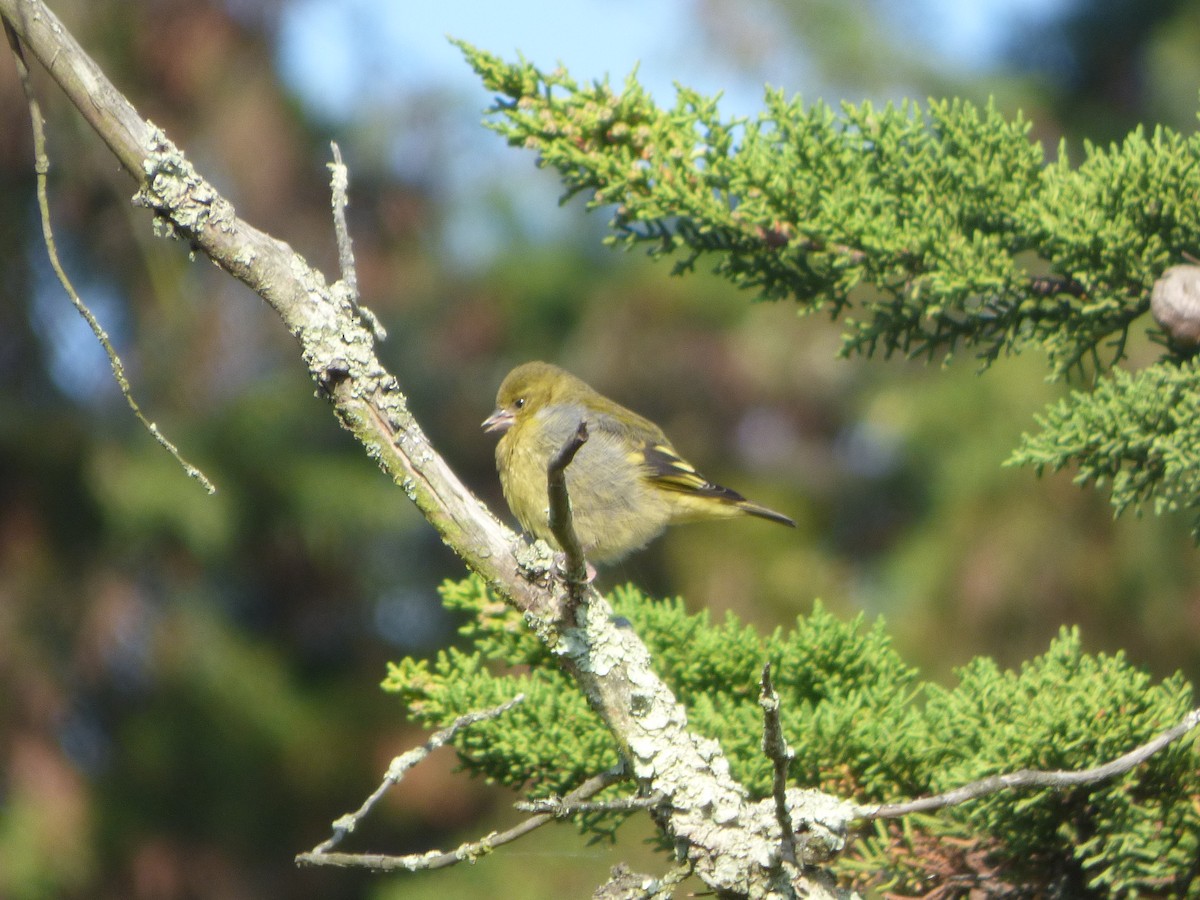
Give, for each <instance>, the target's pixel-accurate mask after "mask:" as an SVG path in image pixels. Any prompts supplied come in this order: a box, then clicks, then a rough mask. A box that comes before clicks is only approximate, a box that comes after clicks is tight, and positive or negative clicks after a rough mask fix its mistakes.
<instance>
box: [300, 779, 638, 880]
mask: <svg viewBox="0 0 1200 900" xmlns="http://www.w3.org/2000/svg"><path fill="white" fill-rule="evenodd" d="M625 777H626V776H625V775H624V773H623V772H618V771H613V772H602V773H600V774H599V775H593V776H592V777H591V778H589V779H588V780H587V781H585V782H584V783H583V784H581V785H580V786H579V787H577V788H575V790H573V791H571V792H570V793H568V794H567V795H566V796H565V797H564V798H563V802H564V803H576V802H579V801H582V800H586V799H587V798H588V797H593V796H595V795H596V794H598V793H600V791H602V790H604V789H605V788H606V787H608V786H609V785H610V784H613V783H614V782H616V781H620V780H621V779H623V778H625ZM555 818H556V817H555V816H554V815H553V814H552V813H540V814H538V815H536V816H531V817H530V818H528V819H526V820H525V821H524V822H521V823H520V824H518V825H514V826H513V827H512V828H509V829H508V830H507V831H499V832H497V831H493V832H492V833H491V834H489V835H487V837H484V838H481V839H480V840H478V841H470V842H468V843H465V844H460V845H459V846H458V847H456V848H455V849H453V850H449V851H441V850H430V851H429V852H428V853H412V854H408V855H406V856H389V855H384V854H381V853H318V852H317V851H316V850H313V851H310V852H309V853H301V854H300V855H299V856H297V857H296V863H297V864H298V865H302V866H339V867H349V866H352V867H355V868H364V869H374V870H375V871H379V872H394V871H397V870H404V871H408V872H416V871H419V870H421V869H445V868H447V867H448V866H453V865H456V864H458V863H460V862H469V861H473V860H476V859H478V858H479V857H481V856H485V855H487V854H488V853H491V852H492V850H494V849H495V848H497V847H500V846H503V845H504V844H511V843H512V842H513V841H515V840H519V839H520V838H523V837H524V836H525V835H527V834H529V833H530V832H531V831H534V830H536V829H538V828H541V827H542V826H543V825H545V824H546V823H547V822H553V821H554V820H555Z"/></svg>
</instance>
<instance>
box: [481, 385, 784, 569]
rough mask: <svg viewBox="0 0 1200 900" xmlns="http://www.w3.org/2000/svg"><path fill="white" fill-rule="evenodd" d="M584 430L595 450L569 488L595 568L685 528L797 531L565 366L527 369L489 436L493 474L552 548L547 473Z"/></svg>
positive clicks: (490, 423) (508, 391)
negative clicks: (736, 523) (751, 524)
mask: <svg viewBox="0 0 1200 900" xmlns="http://www.w3.org/2000/svg"><path fill="white" fill-rule="evenodd" d="M581 421H586V422H587V426H588V435H589V437H588V441H587V443H585V444H584V445H583V446H582V447H581V448H580V450H579V452H578V453H577V454H576V456H575V458H574V460H573V461H572V462H571V464H570V465H569V466H567V469H566V480H567V492H568V494H569V495H570V497H571V510H572V514H573V519H574V524H575V533H576V535H578V537H579V542H580V544H582V545H583V551H584V555H585V556H586V557H587V558H588V559H589V560H591V561H592V562H596V563H611V562H615V561H617V560H619V559H621V558H622V557H623V556H626V555H627V554H629V553H632V552H633V551H634V550H638V549H640V548H642V547H644V546H646V544H647V543H649V542H650V541H651V540H653V539H654V538H656V537H658V535H660V534H662V532H663V530H664V529H665V528H666V527H667V526H668V525H674V524H676V523H679V522H695V521H701V520H704V519H726V518H730V517H733V516H741V515H751V516H758V517H760V518H763V519H768V520H769V521H772V522H779V523H781V524H783V525H790V526H792V527H793V528H794V527H795V525H796V523H795V522H793V521H792V520H791V519H789V518H788V517H787V516H785V515H783V514H782V513H777V512H775V511H774V510H772V509H767V507H765V506H761V505H760V504H758V503H755V502H753V501H751V500H747V499H746V498H745V497H743V496H742V495H741V494H739V493H737V492H736V491H731V490H730V489H729V488H727V487H722V486H721V485H719V484H714V483H713V482H711V481H709V480H708V479H707V478H705V477H704V476H703V475H701V474H700V473H699V472H697V471H696V470H695V468H693V467H692V465H691V464H690V463H688V462H687V461H686V460H684V459H683V458H682V457H681V456H680V455H679V454H678V453H676V452H675V448H674V447H672V446H671V442H670V441H669V440H667V436H666V435H665V434H663V432H662V429H661V428H659V427H658V426H657V425H655V424H654V423H653V422H651V421H649V420H648V419H644V418H642V417H641V416H639V415H638V414H637V413H635V412H632V411H631V410H628V409H626V408H625V407H623V406H621V405H620V404H619V403H615V402H614V401H612V400H609V399H608V398H607V397H605V396H604V395H603V394H600V393H598V392H596V391H594V390H592V388H590V387H589V386H588V385H586V384H584V383H583V382H582V381H580V380H579V379H578V378H576V377H575V376H574V375H572V374H571V373H569V372H566V371H563V370H562V369H560V368H559V367H558V366H553V365H550V364H549V363H544V362H528V363H525V364H523V365H520V366H517V368H515V369H513V370H512V371H511V372H509V373H508V375H507V376H506V377H505V379H504V381H503V382H502V383H501V385H500V390H499V392H498V393H497V395H496V410H495V412H493V413H492V414H491V415H490V416H488V418H487V419H485V420H484V422H483V429H484V431H489V432H501V433H502V436H501V438H500V442H499V444H497V445H496V468H497V469H498V470H499V472H500V484H501V486H502V487H503V488H504V499H505V500H507V501H508V505H509V508H511V509H512V511H513V514H514V515H515V516H516V517H517V520H518V521H519V522H520V523H521V526H522V527H523V528H524V529H525V530H526V531H528V532H529V533H530V534H532V535H533V536H534V537H537V538H541V539H543V540H545V541H547V542H548V543H550V544H552V545H553V544H554V543H555V541H554V537H553V535H552V534H551V532H550V523H549V492H548V489H547V486H546V468H547V466H548V465H549V463H550V460H551V459H552V458H553V457H554V455H555V454H556V453H558V451H559V450H560V449H561V447H562V445H563V444H564V443H565V442H566V441H567V439H568V438H569V437H570V436H571V435H573V434H574V433H575V431H576V429H577V428H578V427H579V423H580V422H581Z"/></svg>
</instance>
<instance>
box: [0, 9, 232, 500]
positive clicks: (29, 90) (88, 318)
mask: <svg viewBox="0 0 1200 900" xmlns="http://www.w3.org/2000/svg"><path fill="white" fill-rule="evenodd" d="M4 33H5V34H6V35H7V36H8V46H9V47H10V48H12V52H13V57H14V59H15V60H16V64H17V75H18V77H19V78H20V80H21V89H22V90H23V91H24V92H25V101H26V103H27V104H28V106H29V121H30V125H31V126H32V128H33V157H34V172H35V173H36V176H37V201H38V212H39V214H40V216H41V223H42V239H43V241H44V243H45V244H46V253H47V255H48V256H49V257H50V266H51V268H53V269H54V274H55V275H56V276H57V277H58V280H59V283H60V284H61V285H62V286H63V290H65V291H66V292H67V296H68V297H69V298H70V299H71V303H72V304H73V305H74V306H75V309H76V311H78V313H79V315H81V316H83V319H84V321H85V322H87V323H88V326H89V327H90V328H91V329H92V334H94V335H95V336H96V340H97V341H99V342H100V346H101V347H103V348H104V352H105V353H106V354H107V355H108V364H109V367H110V368H111V369H112V373H113V378H115V379H116V382H117V386H118V387H119V388H120V389H121V394H122V396H124V397H125V402H126V403H128V404H129V408H130V409H131V410H133V414H134V415H135V416H136V417H137V420H138V421H139V422H141V423H142V425H143V426H144V427H145V429H146V430H147V431H149V432H150V435H151V437H153V438H154V440H156V441H157V442H158V443H159V444H160V445H161V446H162V447H163V448H164V449H165V450H166V451H167V452H168V453H170V454H171V455H172V456H173V457H175V460H176V462H178V463H179V465H181V466H182V467H183V471H184V472H185V473H186V474H187V476H188V477H189V478H192V479H194V480H196V481H198V482H199V483H200V486H201V487H203V488H204V490H206V491H207V492H208V493H210V494H215V493H216V492H217V488H216V486H215V485H214V484H213V483H212V482H211V481H209V480H208V477H207V476H205V474H204V473H203V472H201V471H200V469H198V468H197V467H196V466H194V465H192V464H191V463H190V462H188V461H187V460H186V459H184V458H183V456H182V454H180V452H179V448H178V447H176V446H175V445H174V444H173V443H171V442H170V441H169V440H167V437H166V435H164V434H163V433H162V432H161V431H159V429H158V426H157V425H155V424H154V423H153V422H151V421H150V420H149V419H147V418H146V416H145V414H143V413H142V408H141V407H140V406H139V405H138V402H137V400H135V399H134V397H133V389H132V388H131V387H130V385H129V380H128V379H127V378H126V377H125V365H124V364H123V363H122V362H121V357H120V356H118V355H117V351H116V349H115V348H114V347H113V345H112V341H110V340H109V338H108V334H107V333H106V332H105V330H104V328H103V326H101V324H100V321H99V320H98V319H97V318H96V316H95V314H93V313H92V311H91V309H89V308H88V306H87V304H86V303H84V302H83V299H82V298H81V297H80V296H79V293H78V292H77V291H76V290H75V287H74V285H72V284H71V280H70V279H69V278H68V277H67V272H66V270H65V269H64V268H63V266H62V263H61V262H60V261H59V258H58V245H57V243H56V242H55V240H54V229H53V228H52V227H51V225H50V200H49V198H48V196H47V188H46V175H47V173H48V172H49V171H50V157H49V156H48V155H47V154H46V130H45V126H44V123H43V121H42V110H41V105H40V104H39V103H38V100H37V95H36V94H35V93H34V90H33V81H32V80H31V79H30V77H29V66H28V65H27V64H26V62H25V51H24V49H23V48H22V46H21V41H20V39H19V38H18V37H17V34H16V32H15V31H13V29H12V26H11V25H10V24H9V23H8V22H7V21H6V22H5V23H4Z"/></svg>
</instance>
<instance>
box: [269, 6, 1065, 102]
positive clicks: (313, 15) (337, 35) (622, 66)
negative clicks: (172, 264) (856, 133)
mask: <svg viewBox="0 0 1200 900" xmlns="http://www.w3.org/2000/svg"><path fill="white" fill-rule="evenodd" d="M702 2H705V0H652V2H646V0H556V2H553V3H545V2H536V0H508V2H503V0H499V2H498V0H490V2H480V0H430V2H419V3H415V2H412V0H400V2H396V0H300V2H296V3H292V4H289V5H288V6H287V7H285V10H286V11H285V25H284V30H283V41H282V45H281V48H280V62H281V68H282V70H283V73H284V77H285V78H286V79H287V80H288V81H289V83H290V84H292V86H293V88H294V89H295V90H297V92H298V93H299V94H300V95H301V96H302V97H304V98H305V99H306V101H307V102H309V103H310V104H312V106H313V107H314V108H316V109H318V110H320V111H322V112H323V113H324V114H325V115H327V116H329V117H330V118H337V117H338V116H337V111H339V110H345V109H347V108H349V107H351V106H352V105H353V104H354V102H355V99H356V98H359V97H364V96H369V94H370V93H371V91H372V90H374V91H380V92H387V91H403V90H406V89H410V88H417V89H428V88H430V87H433V86H448V87H450V88H452V89H461V90H462V91H464V92H471V91H475V92H477V93H478V94H479V96H480V102H481V105H482V104H483V103H484V102H486V99H487V98H486V96H485V94H484V92H483V89H482V88H480V87H479V85H478V82H477V81H476V80H475V78H474V76H473V75H472V74H471V72H470V71H469V70H468V69H467V67H466V66H465V65H464V63H463V61H462V58H461V56H460V54H459V53H458V51H457V50H456V49H455V48H454V47H452V46H451V45H450V44H449V43H448V42H447V40H446V37H447V35H451V36H454V37H458V38H462V39H465V40H467V41H469V42H471V43H473V44H475V45H477V46H479V47H482V48H484V49H487V50H491V51H493V52H496V53H499V54H501V55H502V56H505V57H507V58H511V57H512V56H515V54H516V53H517V52H518V51H519V52H521V53H523V54H524V55H525V56H526V57H527V58H529V59H530V60H532V61H533V62H535V63H537V64H538V65H540V66H543V67H549V66H552V65H554V64H555V63H557V62H560V61H561V62H563V63H565V64H566V66H567V68H568V69H569V70H570V71H571V72H572V74H573V75H575V77H577V78H579V79H591V78H599V77H602V76H603V75H605V74H609V75H611V76H612V77H613V78H614V79H618V80H619V79H621V78H623V77H624V76H625V75H626V74H627V73H628V72H629V71H631V70H632V69H633V67H634V66H635V65H638V64H639V63H640V69H639V77H640V80H641V81H642V82H643V84H644V85H645V86H646V87H647V88H648V89H649V90H650V91H651V92H652V93H653V94H654V96H655V98H656V99H657V100H658V101H659V102H670V100H671V96H672V88H671V85H672V83H673V82H674V81H676V80H679V81H682V82H684V83H686V84H688V85H689V86H691V87H695V88H697V89H699V90H701V91H704V92H715V91H717V90H721V89H725V90H726V93H727V94H729V95H730V100H731V103H733V104H735V105H740V104H741V103H743V102H753V100H752V99H751V97H750V95H747V96H746V97H742V96H739V94H740V92H741V91H742V90H744V89H746V90H748V89H749V88H750V86H749V85H746V86H745V87H744V88H743V86H741V85H738V84H736V81H735V79H736V78H737V73H736V71H735V70H732V69H731V68H729V67H727V66H724V65H722V64H721V62H720V61H719V60H714V59H711V58H708V57H707V55H706V54H705V52H704V49H705V48H704V47H703V46H700V45H699V44H698V40H699V38H698V33H697V31H696V29H695V28H693V27H691V26H692V23H693V20H694V16H695V14H696V8H697V7H698V6H699V5H701V3H702ZM706 2H707V3H708V5H709V6H719V5H721V3H722V2H724V3H733V2H736V0H706ZM1062 3H1063V0H907V2H905V0H897V2H895V3H893V4H892V5H891V6H890V7H887V9H888V10H889V11H890V12H891V14H892V15H893V16H894V17H895V18H896V19H897V21H902V22H910V21H911V22H913V23H915V24H914V28H913V36H914V40H917V41H921V42H927V43H928V46H929V50H930V52H931V53H932V54H935V55H937V56H941V57H944V58H946V59H947V61H948V62H950V63H952V64H958V65H963V66H971V67H978V66H980V65H986V63H987V62H988V61H989V60H990V59H992V58H993V56H994V53H995V52H996V50H997V47H998V41H999V37H1000V36H1001V35H1002V34H1003V33H1004V26H1005V25H1006V24H1007V22H1008V21H1010V20H1011V19H1013V18H1015V17H1017V16H1034V17H1036V16H1038V15H1046V14H1048V13H1049V12H1051V11H1053V10H1055V9H1057V8H1059V7H1060V6H1062ZM768 77H771V80H772V82H773V83H775V84H777V85H779V86H783V87H786V88H787V89H788V90H790V91H798V92H801V93H805V94H808V93H811V86H810V85H804V84H795V83H792V84H788V83H783V82H784V79H792V78H795V70H792V71H781V72H779V73H777V75H776V76H774V77H772V76H771V73H768ZM760 91H761V85H755V86H754V91H753V98H757V96H759V95H760ZM737 111H738V112H747V111H749V110H740V109H739V110H737Z"/></svg>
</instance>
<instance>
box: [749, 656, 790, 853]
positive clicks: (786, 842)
mask: <svg viewBox="0 0 1200 900" xmlns="http://www.w3.org/2000/svg"><path fill="white" fill-rule="evenodd" d="M758 705H759V706H761V707H762V711H763V739H762V748H763V753H765V754H766V755H767V759H769V760H771V765H772V767H773V768H774V770H775V774H774V778H773V780H772V786H771V793H772V795H773V796H774V798H775V818H776V819H778V821H779V833H780V846H781V847H782V848H783V853H782V854H781V855H782V858H783V860H784V861H785V862H788V863H791V864H792V865H800V862H799V861H798V860H797V858H796V832H795V830H794V829H793V827H792V813H791V810H789V809H788V801H787V783H788V767H789V766H791V764H792V760H793V759H795V758H796V752H795V751H794V750H793V749H792V748H791V747H789V746H788V742H787V738H785V737H784V735H783V723H782V722H781V721H780V717H779V706H780V704H779V694H778V693H777V692H776V691H775V685H773V684H772V683H771V664H770V663H769V662H767V663H763V668H762V692H761V693H760V694H759V697H758Z"/></svg>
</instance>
